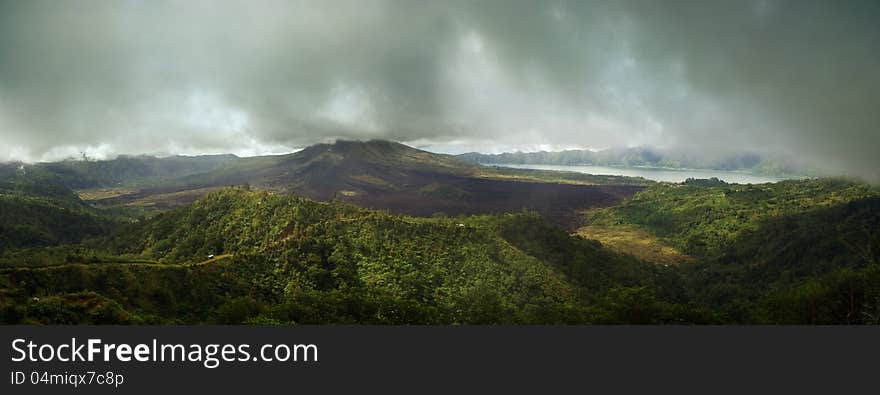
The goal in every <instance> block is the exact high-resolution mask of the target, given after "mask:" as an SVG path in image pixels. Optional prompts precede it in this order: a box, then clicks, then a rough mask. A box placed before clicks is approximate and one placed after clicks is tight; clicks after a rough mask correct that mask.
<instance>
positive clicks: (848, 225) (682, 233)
mask: <svg viewBox="0 0 880 395" xmlns="http://www.w3.org/2000/svg"><path fill="white" fill-rule="evenodd" d="M588 222H589V223H590V225H589V226H588V228H589V227H591V226H601V227H603V229H606V230H608V229H611V232H613V229H621V230H628V229H630V228H631V227H637V228H639V229H644V230H645V231H646V232H648V233H649V234H650V235H652V236H653V237H656V238H658V240H659V241H660V242H662V243H667V244H668V245H670V246H671V247H673V248H676V249H678V250H680V251H681V252H683V253H684V254H687V255H689V256H691V257H692V258H693V262H690V263H685V264H681V265H680V266H679V272H680V273H681V275H682V278H683V280H684V281H685V285H686V287H687V288H688V290H689V294H690V298H691V300H692V301H693V302H696V303H699V304H701V305H705V306H711V307H712V309H713V310H714V311H715V312H717V313H719V314H720V316H719V317H718V318H719V319H721V320H723V321H724V322H768V323H829V324H830V323H857V322H874V323H877V322H880V265H878V258H880V193H878V191H877V189H876V188H872V187H870V186H868V185H865V184H861V183H856V182H852V181H846V180H838V179H817V180H802V181H784V182H779V183H775V184H762V185H728V184H725V183H723V182H719V181H717V180H714V181H710V180H690V181H689V182H686V183H684V184H661V185H657V186H655V187H651V188H649V189H647V190H645V191H643V192H641V193H639V194H637V195H635V196H634V197H633V198H631V199H629V200H627V201H625V202H624V203H622V204H621V205H619V206H616V207H613V208H609V209H601V210H595V211H593V212H591V213H590V215H589V220H588Z"/></svg>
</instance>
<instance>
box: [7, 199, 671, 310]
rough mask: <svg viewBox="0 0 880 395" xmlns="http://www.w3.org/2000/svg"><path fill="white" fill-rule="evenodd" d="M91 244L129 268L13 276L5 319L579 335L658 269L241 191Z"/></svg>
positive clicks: (512, 236)
mask: <svg viewBox="0 0 880 395" xmlns="http://www.w3.org/2000/svg"><path fill="white" fill-rule="evenodd" d="M522 229H527V231H526V232H522V231H521V230H522ZM93 245H94V246H95V248H98V249H99V250H100V251H103V253H104V254H108V253H109V254H110V256H119V257H121V258H119V261H118V262H109V261H108V260H107V259H106V258H101V257H96V258H95V259H91V258H90V257H86V258H85V259H83V260H80V259H78V258H75V257H74V258H68V259H67V261H68V263H66V264H62V265H53V266H47V267H33V266H28V267H8V268H7V269H4V270H3V278H4V283H3V285H2V289H3V292H4V294H6V295H7V296H8V299H7V300H8V301H9V302H11V303H8V304H6V305H5V306H4V307H3V308H4V309H6V310H7V311H8V313H9V314H8V315H7V316H8V317H15V319H16V321H15V322H43V323H59V322H70V320H71V319H72V318H71V317H73V316H75V313H77V312H79V313H82V314H84V315H83V317H82V322H96V320H97V319H96V318H94V317H92V315H94V314H93V312H92V310H90V309H89V308H88V307H87V306H85V305H84V304H90V303H91V304H99V305H101V306H104V305H106V306H113V315H111V316H112V317H117V318H120V320H121V321H120V322H131V323H143V322H163V323H165V322H169V323H170V322H178V323H209V322H223V323H243V322H261V323H284V324H293V323H426V324H427V323H578V322H592V321H599V320H605V319H606V318H605V315H602V314H601V313H603V311H602V310H601V307H600V305H601V304H602V303H603V301H604V300H605V298H604V297H603V295H604V294H606V293H608V292H612V291H614V292H617V287H620V286H629V285H631V286H634V287H651V286H653V285H652V284H653V277H654V274H652V273H657V272H659V271H660V270H659V269H657V268H656V267H654V266H652V265H650V264H646V263H642V262H640V261H638V260H635V259H632V258H629V257H627V256H623V255H618V254H615V253H613V252H611V251H609V250H607V249H604V248H602V247H601V246H600V245H599V244H598V243H596V242H593V241H588V240H584V239H581V238H578V237H572V236H569V235H568V234H566V233H565V232H563V231H561V230H558V229H556V228H554V227H552V226H550V225H547V224H546V223H544V222H543V220H542V219H541V218H540V217H538V216H537V215H536V214H533V213H520V214H509V215H503V216H475V217H467V218H466V217H461V218H444V217H437V218H430V219H429V218H412V217H403V216H395V215H391V214H387V213H384V212H380V211H372V210H363V209H359V208H355V207H353V206H350V205H346V204H341V203H319V202H314V201H311V200H307V199H301V198H297V197H294V196H290V195H279V194H271V193H267V192H251V191H245V190H241V189H227V190H223V191H220V192H217V193H214V194H211V195H209V196H207V197H206V198H204V199H201V200H199V201H197V202H195V203H194V204H192V205H191V206H188V207H186V208H182V209H178V210H174V211H170V212H167V213H164V214H160V215H158V216H156V217H155V218H152V219H149V220H144V221H140V222H136V223H131V224H129V225H126V226H124V227H122V228H121V229H119V231H118V232H116V233H115V234H114V235H112V236H109V237H107V238H105V239H103V241H99V242H94V243H93ZM59 249H63V248H62V247H59ZM221 254H229V255H231V257H229V258H227V259H221V260H211V261H206V260H208V257H210V256H219V255H221ZM71 256H76V255H75V254H71ZM145 262H155V263H145ZM82 292H88V293H89V294H88V297H82V296H81V295H80V294H81V293H82ZM70 295H80V296H76V297H73V296H70ZM35 296H36V297H37V298H38V299H39V300H38V301H34V300H33V297H35ZM47 300H48V301H51V303H53V307H52V308H51V309H49V310H47V309H46V308H43V307H42V304H43V301H47ZM96 301H99V302H100V303H99V302H96ZM67 304H72V305H71V306H68V305H67ZM590 306H592V307H590ZM117 307H118V308H117ZM13 310H14V311H13ZM59 310H63V313H57V312H58V311H59ZM47 311H49V312H51V313H52V314H56V313H57V316H56V315H49V316H47V315H45V314H46V312H47ZM58 317H60V318H58ZM102 319H106V317H105V318H102ZM102 322H103V321H102Z"/></svg>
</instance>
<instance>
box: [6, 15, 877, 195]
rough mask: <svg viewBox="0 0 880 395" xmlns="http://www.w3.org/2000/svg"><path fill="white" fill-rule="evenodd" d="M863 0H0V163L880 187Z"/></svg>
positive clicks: (870, 41) (872, 56) (873, 29)
mask: <svg viewBox="0 0 880 395" xmlns="http://www.w3.org/2000/svg"><path fill="white" fill-rule="evenodd" d="M877 20H880V5H878V4H877V3H876V2H870V1H851V2H843V1H841V2H828V1H807V0H805V1H772V0H759V1H741V2H729V1H664V2H644V1H619V2H608V1H595V2H588V1H555V2H554V1H550V2H532V1H482V2H470V1H461V2H458V1H450V2H430V3H426V2H411V1H370V2H363V1H295V2H289V1H279V2H272V1H268V2H258V3H253V2H232V1H222V2H210V1H185V2H184V1H156V2H139V1H131V2H116V1H113V2H111V1H89V2H54V1H28V2H13V1H0V160H9V159H19V160H30V161H33V160H48V159H58V158H59V157H64V156H67V155H71V154H76V153H78V152H85V153H87V154H89V155H97V156H113V155H116V154H121V153H129V154H131V153H190V154H192V153H216V152H233V153H239V154H260V153H267V152H280V151H285V150H293V149H296V148H298V147H302V146H304V145H308V144H312V143H316V142H322V141H328V140H330V139H333V138H337V137H342V138H386V139H392V140H397V141H404V142H412V143H414V144H419V145H422V146H430V147H439V148H441V149H444V150H448V151H464V150H467V149H469V148H475V149H480V150H484V151H489V150H499V149H517V148H519V149H529V148H533V147H546V148H557V147H558V148H572V147H582V148H603V147H610V146H621V145H630V146H632V145H651V146H659V147H665V148H674V149H682V150H690V151H694V152H700V153H704V154H718V155H721V154H724V153H727V152H732V151H744V150H763V151H769V152H780V153H788V154H794V155H797V156H799V157H802V158H805V160H806V161H807V162H808V163H809V164H810V165H813V166H818V167H822V168H825V169H827V170H828V171H830V172H835V173H842V174H849V175H856V176H861V177H865V178H868V179H871V180H875V181H876V180H880V175H878V171H877V169H878V168H880V159H878V158H880V156H878V155H877V154H876V151H877V149H878V147H880V130H878V128H880V109H878V108H877V103H880V73H877V70H878V69H880V25H878V24H877V23H876V21H877Z"/></svg>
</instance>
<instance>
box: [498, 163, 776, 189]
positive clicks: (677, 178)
mask: <svg viewBox="0 0 880 395" xmlns="http://www.w3.org/2000/svg"><path fill="white" fill-rule="evenodd" d="M487 166H501V167H512V168H515V169H537V170H556V171H572V172H577V173H587V174H596V175H609V176H628V177H644V178H647V179H649V180H654V181H666V182H682V181H684V180H686V179H688V178H712V177H717V178H718V179H719V180H722V181H724V182H728V183H735V184H762V183H765V182H776V181H782V180H785V179H788V178H786V177H771V176H763V175H757V174H752V173H746V172H739V171H725V170H704V169H669V168H658V167H623V166H621V167H617V166H593V165H514V164H503V163H499V164H491V165H487Z"/></svg>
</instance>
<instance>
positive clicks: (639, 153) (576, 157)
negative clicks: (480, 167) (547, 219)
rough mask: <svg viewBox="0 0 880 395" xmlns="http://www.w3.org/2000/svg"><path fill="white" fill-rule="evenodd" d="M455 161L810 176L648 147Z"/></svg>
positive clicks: (760, 160)
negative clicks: (633, 167)
mask: <svg viewBox="0 0 880 395" xmlns="http://www.w3.org/2000/svg"><path fill="white" fill-rule="evenodd" d="M456 158H458V159H460V160H462V161H465V162H469V163H475V164H521V165H557V166H572V165H597V166H649V167H668V168H687V169H711V170H726V171H748V172H752V173H756V174H764V175H806V174H807V173H810V172H809V171H807V170H805V169H801V168H799V167H797V166H795V165H794V164H793V163H792V162H793V161H791V160H788V159H785V158H777V157H773V158H771V157H767V156H765V155H760V154H757V153H743V154H739V155H726V156H720V157H715V158H712V159H705V158H701V157H698V156H695V155H688V154H683V153H679V152H673V151H665V150H656V149H651V148H646V147H635V148H610V149H605V150H601V151H590V150H565V151H554V152H549V151H539V152H505V153H501V154H482V153H479V152H468V153H465V154H460V155H457V156H456Z"/></svg>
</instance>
